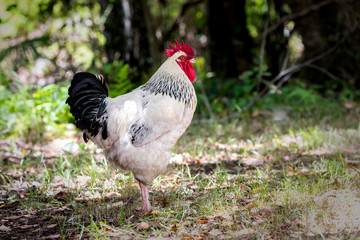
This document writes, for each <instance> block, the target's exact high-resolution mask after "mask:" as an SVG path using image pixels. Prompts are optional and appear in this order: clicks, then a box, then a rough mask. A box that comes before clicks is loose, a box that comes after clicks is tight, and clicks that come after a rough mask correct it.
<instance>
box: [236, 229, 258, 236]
mask: <svg viewBox="0 0 360 240" xmlns="http://www.w3.org/2000/svg"><path fill="white" fill-rule="evenodd" d="M253 233H255V230H254V229H249V228H245V229H242V230H240V232H239V233H238V235H248V234H253Z"/></svg>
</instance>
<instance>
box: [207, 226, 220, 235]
mask: <svg viewBox="0 0 360 240" xmlns="http://www.w3.org/2000/svg"><path fill="white" fill-rule="evenodd" d="M209 234H210V235H212V236H220V235H223V233H222V232H221V231H220V230H219V229H214V228H213V229H211V231H210V232H209Z"/></svg>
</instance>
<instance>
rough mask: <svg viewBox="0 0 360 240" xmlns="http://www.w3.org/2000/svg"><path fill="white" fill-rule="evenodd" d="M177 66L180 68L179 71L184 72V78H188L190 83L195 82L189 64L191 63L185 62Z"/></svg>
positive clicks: (192, 70)
mask: <svg viewBox="0 0 360 240" xmlns="http://www.w3.org/2000/svg"><path fill="white" fill-rule="evenodd" d="M178 64H179V66H180V67H181V69H182V70H183V71H184V73H185V74H186V76H187V77H188V78H189V80H190V82H193V81H194V80H195V69H194V67H193V65H192V64H191V62H189V61H186V62H185V63H183V62H178Z"/></svg>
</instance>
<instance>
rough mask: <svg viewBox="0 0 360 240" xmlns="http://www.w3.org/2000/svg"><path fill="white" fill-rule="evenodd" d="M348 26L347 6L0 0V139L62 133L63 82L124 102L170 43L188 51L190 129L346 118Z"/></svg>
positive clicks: (352, 99)
mask: <svg viewBox="0 0 360 240" xmlns="http://www.w3.org/2000/svg"><path fill="white" fill-rule="evenodd" d="M359 21H360V1H357V0H292V1H285V0H223V1H222V0H139V1H130V0H100V1H94V0H78V1H74V0H65V1H60V0H21V1H20V0H18V1H16V0H15V1H14V0H0V81H1V86H0V107H1V113H0V114H1V116H0V132H1V135H2V136H3V137H22V138H24V140H25V141H26V142H32V143H38V142H42V141H46V140H48V139H51V138H54V137H56V136H64V135H66V133H67V131H68V130H69V129H72V127H71V126H72V125H71V123H73V121H74V120H73V118H72V117H71V116H70V114H69V112H68V111H69V108H68V106H67V105H66V104H65V99H66V98H67V88H68V86H69V84H70V80H71V79H72V76H73V75H74V73H76V72H78V71H90V72H92V73H96V74H99V73H101V74H103V75H104V76H105V79H106V81H107V84H108V86H109V88H110V95H111V96H117V95H119V94H124V93H126V92H128V91H131V90H132V89H134V88H136V87H137V86H139V85H140V84H143V83H144V82H146V81H147V80H148V79H149V77H150V76H151V75H152V74H153V73H154V72H155V71H156V69H157V68H158V67H159V66H160V64H161V63H162V62H163V61H164V59H165V57H166V56H165V48H168V44H167V43H168V42H171V43H172V44H173V43H174V39H177V40H178V41H180V40H184V41H185V43H187V44H190V46H192V47H193V48H194V51H195V57H196V59H197V63H196V65H195V69H196V71H197V78H196V80H195V83H194V85H195V88H196V91H197V94H198V99H199V103H198V107H197V111H196V116H195V122H201V121H208V120H209V121H218V122H220V123H224V124H226V123H228V122H231V121H233V120H239V119H242V118H248V117H251V118H250V119H253V118H273V120H275V121H277V120H284V119H289V118H291V117H292V118H294V117H297V116H300V115H301V116H302V117H306V116H311V115H312V114H313V113H314V112H319V111H324V112H325V113H324V116H325V115H326V114H332V115H336V114H339V115H340V116H341V113H342V111H351V112H353V113H354V116H357V114H358V112H359V111H358V108H357V101H358V100H359V97H360V82H359V78H360V71H359V70H358V69H359V67H360V31H359V30H360V29H359ZM334 109H336V111H334Z"/></svg>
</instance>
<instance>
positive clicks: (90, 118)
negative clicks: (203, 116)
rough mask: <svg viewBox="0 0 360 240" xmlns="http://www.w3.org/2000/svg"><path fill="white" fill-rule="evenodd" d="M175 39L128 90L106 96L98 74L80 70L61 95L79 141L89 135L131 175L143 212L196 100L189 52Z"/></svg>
mask: <svg viewBox="0 0 360 240" xmlns="http://www.w3.org/2000/svg"><path fill="white" fill-rule="evenodd" d="M175 42H176V46H173V45H171V44H170V43H169V46H170V48H171V49H166V52H165V54H166V55H167V56H168V58H167V60H166V61H165V62H164V63H163V64H162V65H161V66H160V68H159V69H158V70H157V71H156V72H155V73H154V75H153V76H152V77H151V78H150V79H149V80H148V81H147V82H146V83H145V84H143V85H141V86H140V87H138V88H136V89H135V90H133V91H132V92H129V93H127V94H124V95H121V96H118V97H116V98H110V97H108V89H107V87H106V85H105V82H104V79H103V77H102V76H101V75H99V76H98V77H96V76H95V75H93V74H91V73H87V72H79V73H76V74H75V75H74V77H73V79H72V81H71V86H70V88H69V91H68V94H69V97H68V98H67V100H66V103H67V104H69V105H70V113H71V114H72V115H73V116H74V118H75V120H76V127H78V128H80V129H81V130H83V131H84V133H83V138H84V141H85V142H88V140H91V141H92V142H94V143H95V144H96V145H97V146H98V147H99V148H101V149H103V151H104V154H105V156H106V158H107V159H108V160H110V161H111V162H114V163H115V164H116V165H118V166H119V167H121V168H122V169H125V170H129V171H131V172H132V173H133V174H134V176H135V178H136V180H137V181H138V182H139V186H140V189H141V194H142V202H143V210H144V211H145V212H149V211H151V210H152V207H151V204H150V201H149V190H148V186H149V184H151V182H152V181H153V180H154V179H155V178H156V177H157V176H158V175H159V174H161V173H162V172H163V171H164V170H165V168H166V167H167V165H168V162H169V159H170V157H171V153H170V150H171V148H172V147H173V146H174V145H175V143H176V142H177V140H178V139H179V138H180V137H181V135H182V134H183V133H184V132H185V130H186V129H187V128H188V126H189V125H190V123H191V120H192V118H193V114H194V111H195V108H196V103H197V99H196V94H195V90H194V87H193V85H192V82H193V81H194V79H195V70H194V67H193V66H192V63H195V59H194V51H193V49H192V48H191V47H190V46H189V45H185V43H184V42H183V41H182V45H180V44H179V43H178V42H177V41H176V40H175Z"/></svg>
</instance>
